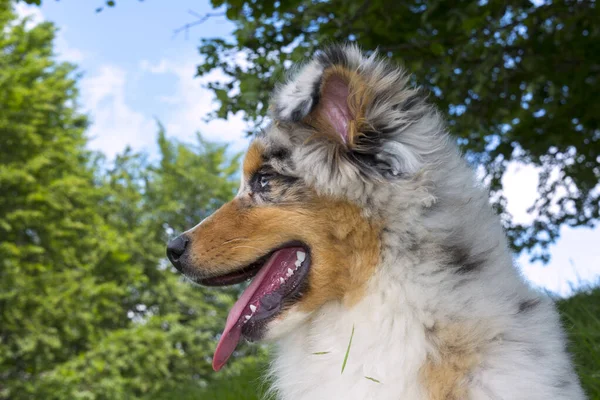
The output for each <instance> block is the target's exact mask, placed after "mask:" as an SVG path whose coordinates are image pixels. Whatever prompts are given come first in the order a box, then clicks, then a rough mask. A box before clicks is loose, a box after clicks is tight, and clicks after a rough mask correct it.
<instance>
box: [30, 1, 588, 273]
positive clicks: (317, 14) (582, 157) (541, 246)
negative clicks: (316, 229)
mask: <svg viewBox="0 0 600 400" xmlns="http://www.w3.org/2000/svg"><path fill="white" fill-rule="evenodd" d="M25 1H26V2H28V3H36V4H39V3H40V1H41V0H25ZM211 3H212V5H213V6H214V7H215V8H216V9H219V10H224V12H223V13H222V14H220V13H210V14H207V15H205V16H201V17H200V18H199V20H197V21H194V22H191V23H189V24H186V25H184V27H183V29H186V30H187V29H189V28H190V27H191V26H194V25H198V24H200V23H202V22H203V21H205V20H206V19H207V18H209V17H214V16H221V15H224V16H225V17H226V18H227V19H229V20H230V21H232V22H233V23H234V24H235V30H234V32H233V39H232V40H229V39H223V38H212V39H206V40H203V43H202V45H201V46H200V54H201V56H202V58H203V60H204V61H203V63H202V64H201V65H199V66H198V75H201V76H202V75H206V74H207V73H209V72H210V71H212V70H214V69H219V70H222V71H224V72H225V75H226V76H227V77H228V78H229V80H226V81H225V82H223V81H219V82H212V83H209V84H208V87H209V88H211V89H212V90H213V91H214V93H215V95H216V98H217V102H218V103H219V105H220V107H219V108H218V110H217V111H216V112H215V114H214V117H218V118H227V117H228V116H229V115H231V114H232V113H236V112H238V111H243V112H244V115H245V117H246V119H247V120H248V121H250V122H251V124H250V125H251V126H252V128H251V129H250V131H249V132H250V133H251V132H253V131H254V130H255V129H256V128H257V127H258V126H260V125H262V124H264V123H265V114H266V108H267V103H268V95H269V93H270V91H271V90H272V88H273V85H274V84H275V83H277V82H278V81H280V80H281V79H282V77H283V75H284V74H285V71H286V70H287V69H288V68H289V67H290V66H291V65H292V64H293V63H296V62H298V61H301V60H303V59H305V58H306V57H310V56H311V55H312V54H313V53H314V51H315V50H317V49H319V48H321V47H322V46H323V45H326V44H327V43H331V42H356V43H358V44H359V45H360V46H361V47H362V48H363V49H365V50H366V51H367V52H371V51H374V50H375V49H378V50H379V52H380V54H382V55H383V56H386V57H389V58H391V59H394V60H395V61H397V62H399V63H401V64H404V65H405V66H406V67H407V69H408V70H409V71H410V72H411V73H413V74H414V83H415V84H418V85H421V86H423V87H425V88H426V89H427V90H429V92H430V93H431V98H432V100H433V101H434V102H435V103H436V104H437V105H438V107H440V108H441V109H442V110H443V111H444V112H445V114H446V115H447V120H448V125H449V128H450V131H451V132H452V133H454V134H455V135H456V136H457V138H458V139H457V140H458V143H459V145H460V146H461V147H462V149H463V150H464V151H465V153H466V154H467V156H468V159H469V160H470V161H471V162H472V163H473V164H475V165H477V166H480V167H482V170H483V172H484V173H485V176H486V178H485V180H486V182H487V183H488V184H489V186H490V189H491V197H492V199H493V201H494V204H495V206H496V207H497V209H498V212H499V213H500V214H501V215H502V219H503V222H504V224H505V227H506V228H507V232H508V236H509V239H510V241H511V244H512V246H513V249H514V250H516V251H522V250H529V251H530V253H531V258H532V259H541V260H543V261H548V259H549V253H548V251H547V250H548V246H549V245H550V244H551V243H554V242H555V241H556V239H557V238H558V237H559V234H560V228H561V227H562V226H565V225H566V226H571V227H577V226H587V227H593V226H595V224H597V222H598V219H599V218H600V189H599V188H598V181H599V180H600V102H599V101H598V99H597V93H598V92H599V86H600V79H599V76H600V22H599V21H600V8H599V7H598V5H597V2H596V0H557V1H553V0H538V1H529V0H527V1H523V0H509V1H502V2H498V1H480V0H460V1H458V0H450V1H448V0H411V1H402V2H398V1H386V0H358V1H333V0H326V1H316V0H252V1H248V0H211ZM106 5H107V6H110V7H112V6H114V5H115V1H106ZM101 9H102V7H99V8H98V10H101ZM240 55H241V56H242V58H245V61H246V62H245V63H243V64H240V63H239V60H240ZM511 161H514V162H520V163H526V164H530V165H534V166H536V167H538V168H539V171H540V179H539V184H538V188H537V189H538V195H539V196H538V199H537V200H536V201H535V204H534V205H533V206H532V207H531V209H530V212H532V213H533V215H534V216H535V221H534V222H533V223H531V224H518V223H514V222H513V221H512V219H511V216H510V214H509V213H508V212H507V210H506V199H505V198H504V197H503V195H502V177H503V176H504V174H505V172H506V168H507V166H508V164H509V162H511Z"/></svg>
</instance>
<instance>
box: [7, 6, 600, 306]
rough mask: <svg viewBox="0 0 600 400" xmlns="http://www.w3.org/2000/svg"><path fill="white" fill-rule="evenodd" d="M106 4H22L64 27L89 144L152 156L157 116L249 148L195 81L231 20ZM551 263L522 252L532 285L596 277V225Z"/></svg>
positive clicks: (64, 52)
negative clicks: (208, 47) (206, 52)
mask: <svg viewBox="0 0 600 400" xmlns="http://www.w3.org/2000/svg"><path fill="white" fill-rule="evenodd" d="M103 3H104V0H91V1H81V0H60V1H53V0H45V1H44V2H43V5H42V6H41V7H35V6H27V5H25V4H22V3H19V4H18V5H17V12H18V14H19V15H20V16H22V17H23V16H30V17H31V19H32V23H35V22H38V21H42V20H48V21H52V22H54V23H55V24H56V26H57V27H58V28H59V32H58V36H57V38H56V51H57V53H58V57H59V59H61V60H64V61H69V62H72V63H74V64H77V65H78V70H79V71H80V72H81V73H82V78H81V80H80V83H79V87H80V91H81V107H82V108H83V110H85V111H86V112H87V113H88V114H89V115H90V117H91V120H92V126H91V128H90V129H89V131H88V136H89V138H90V142H89V147H90V148H91V149H94V150H98V151H102V152H104V153H105V154H106V155H107V156H108V157H109V158H112V157H114V156H115V154H117V153H119V152H121V151H122V150H123V149H124V148H125V147H126V146H131V147H132V148H133V149H135V150H138V151H146V152H148V153H149V154H151V155H152V154H156V152H157V145H156V134H157V121H160V122H161V123H162V124H163V125H164V126H165V128H166V132H167V135H169V136H171V137H175V138H177V139H179V140H181V141H184V142H193V141H194V139H195V135H196V132H201V133H202V135H203V136H204V137H205V138H207V139H210V140H213V141H218V142H225V143H228V144H229V145H230V149H231V150H232V151H242V150H244V149H245V148H246V146H247V144H248V139H247V138H246V137H245V135H244V132H243V131H244V128H245V126H246V125H245V123H244V122H243V120H242V116H241V115H239V114H238V115H235V116H230V118H228V119H227V120H212V121H210V122H207V116H208V114H210V112H211V111H212V110H214V109H215V103H214V99H213V96H212V94H211V92H210V91H209V90H207V89H205V88H203V85H204V84H205V83H206V82H208V81H213V80H215V79H219V78H220V76H219V73H218V72H215V73H211V75H210V76H207V77H203V78H202V79H200V78H195V71H196V66H197V65H198V64H199V63H201V61H202V59H201V57H200V55H199V53H198V49H197V48H198V45H199V43H200V39H201V38H209V37H217V36H218V37H224V38H227V37H230V34H231V31H232V29H233V25H232V24H231V23H230V22H228V21H227V20H226V19H225V18H223V17H217V18H211V19H209V20H207V21H206V22H205V23H204V24H202V25H199V26H196V27H193V28H191V30H190V31H189V35H187V37H186V35H185V34H184V33H180V34H178V35H175V34H174V31H175V30H176V29H177V28H179V27H181V26H183V25H185V24H186V23H189V22H192V21H194V20H195V17H194V16H193V15H192V13H196V14H200V15H204V14H206V13H207V12H214V10H213V9H212V8H211V6H210V3H209V1H208V0H202V1H192V0H178V1H176V2H175V1H166V0H145V1H143V2H139V1H132V0H129V1H126V0H121V1H118V2H117V6H116V7H114V8H106V9H104V11H102V12H100V13H96V12H95V9H96V8H97V7H98V6H101V5H103ZM537 175H538V171H537V170H536V169H535V168H533V167H531V166H527V165H519V164H512V165H510V166H509V171H508V173H507V174H506V176H505V179H504V181H503V184H504V188H505V194H506V196H507V198H508V210H509V212H511V214H512V215H513V217H514V218H515V220H516V221H518V222H528V221H531V220H532V219H533V216H532V215H530V214H528V213H527V211H526V210H527V208H528V207H529V206H530V205H532V204H533V202H534V201H535V199H536V196H537V191H536V186H537ZM551 256H552V259H551V261H550V263H549V264H547V265H543V264H541V263H539V262H536V263H531V262H529V260H528V256H527V255H526V254H524V255H522V256H520V257H518V258H516V260H515V261H516V264H517V265H518V266H519V267H520V268H521V271H522V272H523V275H524V276H525V278H526V279H527V280H528V281H530V282H531V284H532V285H534V286H536V287H539V288H542V289H544V290H547V291H550V292H552V293H555V294H558V295H562V296H568V295H570V294H572V293H573V291H574V290H578V289H580V288H581V287H584V286H586V285H589V284H590V283H593V282H598V281H599V280H600V228H599V227H597V228H595V229H589V228H577V229H572V228H563V229H561V238H560V239H559V240H558V242H557V243H556V244H555V245H553V246H552V248H551Z"/></svg>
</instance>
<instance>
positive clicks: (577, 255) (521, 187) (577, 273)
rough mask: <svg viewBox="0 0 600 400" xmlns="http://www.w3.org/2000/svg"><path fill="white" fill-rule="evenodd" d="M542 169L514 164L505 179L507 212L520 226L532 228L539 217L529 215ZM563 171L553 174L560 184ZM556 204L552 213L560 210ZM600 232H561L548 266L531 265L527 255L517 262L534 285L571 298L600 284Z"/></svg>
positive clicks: (565, 229) (578, 230)
mask: <svg viewBox="0 0 600 400" xmlns="http://www.w3.org/2000/svg"><path fill="white" fill-rule="evenodd" d="M539 174H540V169H539V168H537V167H534V166H532V165H527V164H522V163H517V162H512V163H510V164H509V165H508V167H507V170H506V174H505V175H504V177H503V179H502V188H503V192H504V195H505V196H506V199H507V206H506V207H507V210H508V212H509V213H510V214H511V215H512V217H513V221H514V222H517V223H523V224H530V223H532V222H534V221H535V219H536V213H535V211H534V212H532V213H529V212H527V209H528V208H529V207H531V206H532V205H533V204H534V202H535V200H536V199H537V198H538V196H539V195H538V191H537V185H538V182H539ZM558 177H559V171H558V169H557V170H553V171H552V174H551V179H552V180H556V179H558ZM565 194H566V193H565V191H564V190H562V189H561V190H558V191H557V197H561V196H564V195H565ZM557 209H558V206H556V200H555V201H553V206H551V210H557ZM597 243H600V228H599V227H596V228H595V229H589V228H577V229H573V228H568V227H564V228H563V229H561V236H560V238H559V240H558V241H557V243H556V244H554V245H552V246H551V248H550V252H551V259H550V262H549V264H548V265H543V264H541V263H539V262H536V263H531V262H529V259H528V255H527V254H523V255H522V256H520V257H519V258H518V260H517V263H518V264H519V265H520V267H521V270H522V272H523V275H524V276H525V277H526V278H527V279H528V280H529V281H530V282H531V283H532V284H533V285H534V286H537V287H540V288H544V289H546V290H549V291H551V292H554V293H556V294H560V295H562V296H568V295H569V294H571V293H573V290H574V289H575V290H576V289H577V288H579V287H582V286H583V287H585V286H586V285H589V284H592V283H597V282H598V280H600V251H599V250H598V247H597Z"/></svg>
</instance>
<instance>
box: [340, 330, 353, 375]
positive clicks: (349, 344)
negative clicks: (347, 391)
mask: <svg viewBox="0 0 600 400" xmlns="http://www.w3.org/2000/svg"><path fill="white" fill-rule="evenodd" d="M353 337H354V325H352V333H351V334H350V341H349V342H348V348H347V349H346V355H345V356H344V363H343V364H342V374H343V373H344V369H345V368H346V362H347V361H348V355H349V354H350V347H352V338H353Z"/></svg>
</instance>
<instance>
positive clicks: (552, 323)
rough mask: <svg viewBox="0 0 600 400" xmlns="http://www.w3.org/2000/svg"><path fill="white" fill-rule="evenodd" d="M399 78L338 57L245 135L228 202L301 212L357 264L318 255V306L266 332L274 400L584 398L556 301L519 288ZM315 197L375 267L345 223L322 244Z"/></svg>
mask: <svg viewBox="0 0 600 400" xmlns="http://www.w3.org/2000/svg"><path fill="white" fill-rule="evenodd" d="M332 75H333V76H334V78H331V76H332ZM340 82H343V83H345V84H346V85H347V86H346V87H344V88H341V89H340ZM407 82H408V78H407V76H406V75H405V73H404V72H403V71H402V70H401V69H400V68H398V67H397V66H394V65H392V64H390V63H389V62H387V61H386V60H383V59H380V58H377V56H376V55H371V56H368V57H367V56H364V55H363V54H361V52H360V51H359V50H358V49H357V48H356V47H352V46H349V47H333V48H330V49H327V50H325V51H323V52H322V53H319V54H317V55H316V56H315V57H314V59H312V60H311V61H309V62H308V63H307V64H305V65H304V66H302V67H300V68H298V69H297V72H296V73H295V74H294V75H292V77H291V78H290V79H289V81H288V82H287V83H285V84H283V85H281V86H280V87H279V88H277V89H276V91H275V93H274V95H273V99H272V105H271V116H272V119H273V121H274V122H273V124H272V125H271V126H270V127H269V128H268V129H266V130H265V132H264V133H263V134H261V135H259V136H258V137H257V138H256V139H255V143H254V144H253V148H254V149H253V150H252V152H253V154H254V155H253V156H251V157H250V158H252V160H250V161H248V162H247V163H246V165H247V166H248V165H251V166H252V167H247V168H245V172H244V177H243V179H242V186H241V188H240V192H239V193H238V196H237V198H238V200H239V199H242V198H250V197H252V198H253V199H254V200H253V203H252V204H254V206H252V207H255V206H256V207H266V208H270V207H274V208H277V207H279V208H281V207H284V206H285V207H287V208H286V210H288V211H286V212H290V211H289V209H290V207H291V208H292V209H294V210H304V211H301V212H300V211H298V215H302V218H308V219H302V220H298V221H302V222H300V223H302V224H310V223H311V222H310V221H316V222H312V223H313V226H315V227H316V226H319V229H322V230H323V235H322V238H323V239H319V241H320V242H321V243H324V242H327V240H329V242H327V243H326V244H325V245H323V246H329V247H328V248H330V249H333V248H334V247H336V246H337V247H336V248H337V249H338V250H339V249H341V248H343V249H344V250H343V251H339V252H338V253H335V254H343V253H349V254H354V253H358V254H354V256H355V257H354V258H347V259H345V258H341V257H342V256H340V259H339V261H338V264H339V265H335V264H336V260H335V259H331V258H329V259H328V258H327V257H323V256H319V254H320V253H318V252H319V251H321V250H320V248H317V247H315V248H316V249H317V250H315V251H317V253H318V254H317V257H316V258H315V265H313V270H311V275H310V277H309V283H310V285H311V286H310V287H309V289H308V290H307V294H306V296H307V297H308V298H310V299H311V301H312V303H311V304H312V306H311V307H307V306H306V303H303V301H305V300H300V301H299V302H298V303H297V304H296V305H293V306H292V307H291V308H290V309H288V310H287V311H286V312H285V313H284V314H282V315H281V317H280V318H278V319H277V320H276V321H274V322H273V323H272V324H271V326H269V329H268V331H267V334H266V339H269V340H271V341H272V342H274V343H275V347H276V355H275V357H274V360H273V362H272V366H271V375H272V381H273V388H274V392H275V393H276V395H277V396H278V398H280V399H282V400H315V399H323V400H326V399H361V400H363V399H377V400H388V399H389V400H392V399H393V400H398V399H410V400H442V399H471V400H501V399H503V400H509V399H510V400H517V399H523V400H525V399H527V400H536V399H540V400H541V399H544V400H545V399H557V400H560V399H564V400H567V399H569V400H578V399H584V394H583V392H582V390H581V387H580V385H579V382H578V379H577V376H576V375H575V373H574V370H573V367H572V364H571V362H570V359H569V356H568V354H567V352H566V350H565V344H566V340H565V336H564V334H563V331H562V329H561V326H560V321H559V318H558V315H557V312H556V311H555V308H554V305H553V304H552V301H551V300H550V299H548V298H547V297H545V296H543V295H541V294H540V293H538V292H536V291H533V290H531V289H530V288H528V286H527V285H526V284H525V283H524V281H523V279H522V277H521V276H520V275H519V273H518V271H517V269H516V268H515V267H514V266H513V260H512V256H511V254H510V251H509V249H508V246H507V241H506V238H505V235H504V232H503V230H502V227H501V224H500V222H499V219H498V217H497V216H496V215H495V214H494V213H493V211H492V208H491V207H490V205H489V201H488V195H487V192H486V190H485V189H484V188H483V187H481V186H480V185H479V184H478V183H477V181H476V178H475V176H474V173H473V171H472V170H471V169H470V168H469V167H468V165H467V164H466V162H465V161H464V160H463V158H462V157H461V154H460V152H459V150H458V148H457V146H456V145H455V143H454V141H453V140H451V139H450V138H449V136H448V134H447V133H446V129H445V126H444V122H443V120H442V118H441V117H440V115H439V113H438V112H437V111H436V110H435V109H434V108H433V107H431V106H430V105H427V104H426V101H425V99H424V97H423V96H422V94H421V93H420V91H419V90H417V89H414V88H411V87H409V86H408V83H407ZM332 88H333V89H332ZM328 90H333V91H334V92H328ZM340 93H341V94H342V95H343V94H344V93H347V97H348V98H347V99H343V100H344V101H342V102H340V99H339V97H340V96H341V95H340ZM332 107H333V108H332ZM336 118H338V120H335V121H332V119H336ZM340 118H341V119H344V118H346V119H345V120H339V119H340ZM265 171H267V172H265ZM257 173H260V174H261V175H260V176H261V177H262V178H261V179H263V178H264V176H265V175H266V176H270V177H275V178H273V180H272V181H271V182H270V183H269V185H272V186H273V188H272V189H271V191H270V192H269V193H265V194H264V195H259V194H257V193H256V192H258V190H254V188H255V186H256V182H255V181H254V179H255V178H253V177H254V176H255V175H256V174H257ZM284 177H285V178H284ZM278 179H279V180H278ZM265 185H266V184H265ZM261 186H263V185H261ZM284 189H285V190H284ZM315 199H317V200H315ZM323 199H326V200H323ZM315 201H317V202H318V201H327V202H328V203H327V204H330V202H331V201H338V202H343V203H344V204H351V205H352V206H353V207H354V208H355V209H356V210H358V211H356V212H355V213H354V214H353V215H352V216H351V217H349V218H359V219H357V220H356V221H358V222H356V224H358V225H361V224H363V225H364V224H366V225H364V226H368V227H369V230H368V231H369V232H371V231H373V230H376V232H377V235H376V236H374V237H376V242H377V243H376V244H375V245H373V246H371V245H368V246H370V247H369V248H370V249H372V250H373V251H375V250H376V251H375V252H374V253H373V254H376V255H377V257H376V258H373V257H370V258H364V259H361V258H360V257H359V256H360V253H362V252H363V251H366V250H365V246H366V245H365V246H362V247H361V246H360V245H359V244H357V243H359V242H360V241H359V242H356V238H357V237H359V234H358V233H357V234H356V235H354V236H351V235H352V234H353V233H352V229H350V226H351V225H352V224H354V223H355V222H352V224H348V228H347V229H344V232H345V233H346V234H347V235H350V236H347V237H349V238H352V239H351V240H350V239H343V238H344V236H343V235H342V236H340V237H339V238H338V237H336V236H335V235H332V234H330V233H328V232H329V231H328V230H327V229H339V228H340V226H342V225H344V223H343V222H339V223H337V222H330V224H329V225H332V227H330V228H327V224H325V223H324V222H323V221H326V220H327V218H328V217H327V215H325V216H323V217H322V218H323V219H322V220H314V219H313V220H311V219H310V218H317V217H314V215H316V214H317V213H316V212H315V211H314V210H313V209H311V208H310V207H308V208H307V206H306V204H308V203H310V204H313V205H314V204H315ZM266 204H269V205H268V206H265V205H266ZM249 207H250V206H249ZM344 207H345V206H344ZM316 209H322V208H321V207H316V208H315V210H316ZM307 210H308V211H307ZM311 210H313V211H311ZM217 214H218V213H217ZM281 215H284V214H281ZM286 215H287V214H286ZM307 215H308V217H307ZM328 215H329V214H328ZM217 218H218V217H217ZM243 218H244V217H242V218H241V219H240V220H239V221H240V222H239V224H241V225H243V224H244V219H243ZM261 218H262V217H261ZM318 218H321V217H318ZM307 221H308V222H307ZM319 221H320V222H319ZM317 224H318V225H317ZM213 225H214V224H213ZM236 225H237V223H236ZM200 227H201V226H200ZM195 229H198V228H195ZM236 229H239V228H236ZM277 229H281V230H285V229H288V230H289V228H286V227H284V226H278V228H277ZM299 231H302V232H303V230H302V229H299ZM192 233H193V232H192ZM205 234H206V231H205V232H204V233H202V234H200V237H202V235H205ZM255 234H256V235H259V234H260V232H258V233H255ZM361 234H362V233H361ZM249 235H250V236H252V235H253V233H252V232H251V233H249ZM303 239H304V240H306V241H307V242H308V243H309V244H314V245H315V246H317V243H311V239H310V237H308V236H307V237H306V238H304V237H303ZM365 240H366V239H365ZM369 240H370V239H369ZM344 243H345V244H346V247H340V246H344ZM348 243H353V244H348ZM360 243H362V242H360ZM322 251H323V252H326V251H327V249H326V248H325V249H322ZM331 251H333V250H331ZM370 260H375V261H370ZM373 262H374V263H375V265H372V264H373ZM367 264H368V265H367ZM340 265H341V266H342V268H341V269H340ZM334 268H335V270H336V271H338V272H336V274H330V275H327V274H326V273H325V271H331V270H333V269H334ZM356 269H359V270H360V271H368V274H365V273H363V274H358V273H355V270H356ZM345 273H346V274H347V275H348V276H350V278H348V277H347V276H344V277H343V278H341V277H340V275H344V274H345ZM344 279H347V280H348V281H349V282H350V283H348V285H350V286H352V285H355V286H352V288H353V289H352V290H353V292H352V293H353V296H352V298H351V299H350V300H349V297H347V296H346V295H345V292H344V291H343V290H342V292H341V293H340V294H339V296H338V295H332V296H328V297H323V300H322V301H315V300H314V299H315V298H320V297H315V296H316V294H315V293H316V292H321V293H322V292H323V291H327V290H331V287H341V286H339V284H338V282H346V281H345V280H344ZM344 287H345V286H344ZM328 288H329V289H328ZM357 288H359V289H360V290H358V289H357ZM344 290H345V289H344ZM348 290H350V289H348ZM306 301H308V300H306ZM303 304H304V305H305V306H303ZM353 329H354V336H353V340H352V345H351V347H350V350H349V355H348V361H347V364H346V367H345V370H344V371H343V373H342V372H341V368H342V362H343V360H344V356H345V354H346V351H347V347H348V343H349V340H350V335H351V332H352V331H353Z"/></svg>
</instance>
